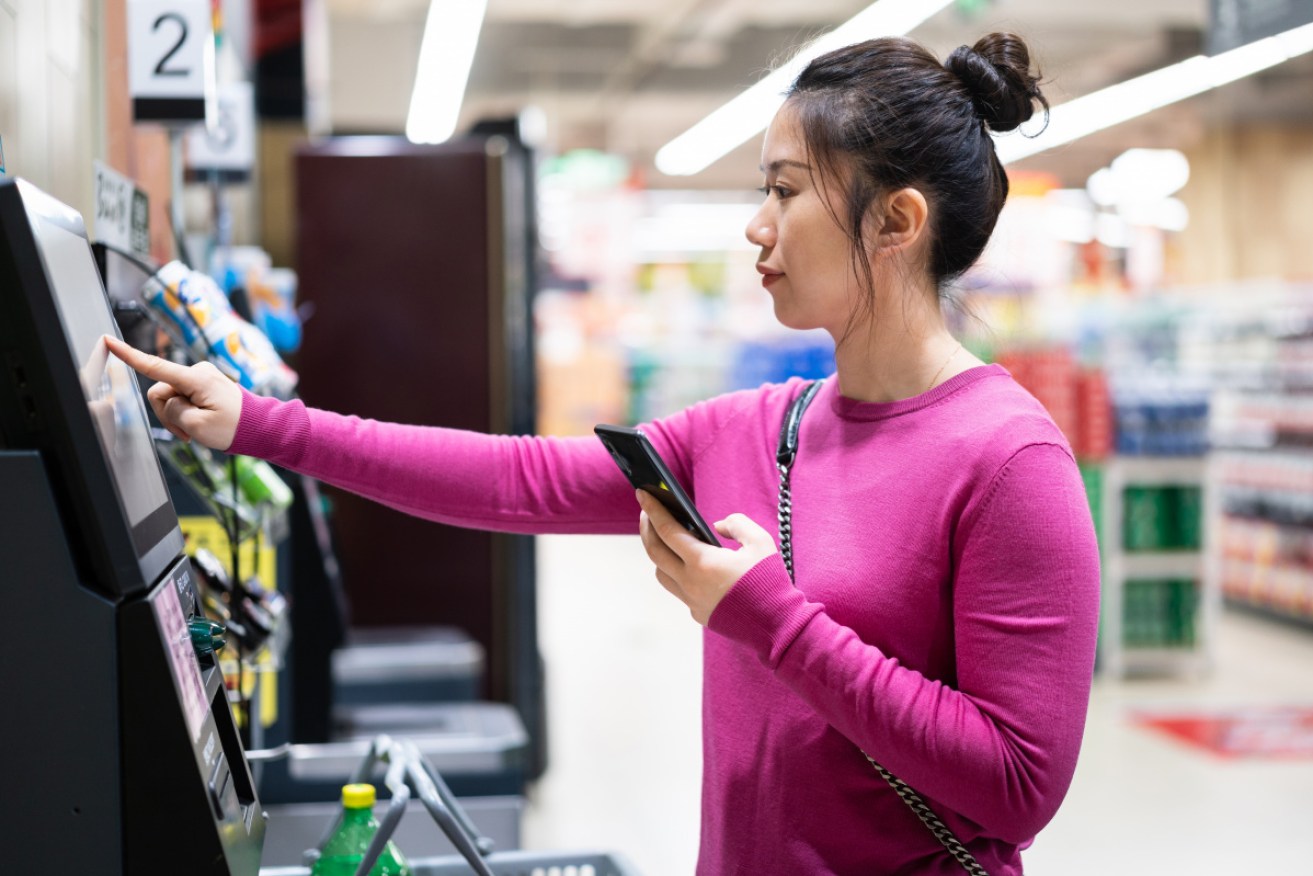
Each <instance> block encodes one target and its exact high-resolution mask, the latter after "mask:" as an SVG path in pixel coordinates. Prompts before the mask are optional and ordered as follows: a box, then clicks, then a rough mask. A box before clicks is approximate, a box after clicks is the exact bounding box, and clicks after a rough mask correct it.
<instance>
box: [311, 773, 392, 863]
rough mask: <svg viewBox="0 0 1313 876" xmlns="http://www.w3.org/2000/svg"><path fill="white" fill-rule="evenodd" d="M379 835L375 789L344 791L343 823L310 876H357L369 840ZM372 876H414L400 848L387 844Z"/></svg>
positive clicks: (347, 787)
mask: <svg viewBox="0 0 1313 876" xmlns="http://www.w3.org/2000/svg"><path fill="white" fill-rule="evenodd" d="M377 832H378V819H377V818H375V817H374V786H373V785H344V786H343V787H342V823H341V824H340V825H338V828H337V830H335V831H333V835H332V836H331V837H329V838H328V842H326V843H324V849H323V852H322V853H321V854H320V855H319V860H318V861H315V865H314V866H313V867H311V868H310V874H311V876H355V873H356V869H357V868H358V867H359V866H360V862H361V861H363V860H364V859H365V852H367V851H369V843H370V840H372V839H373V838H374V834H375V833H377ZM369 876H411V870H410V865H409V864H408V863H406V858H405V856H404V855H402V854H401V852H399V851H397V847H396V846H395V845H393V844H392V841H391V840H388V844H387V845H386V846H384V847H383V854H381V855H379V856H378V860H377V861H375V862H374V866H373V867H372V868H371V869H370V871H369Z"/></svg>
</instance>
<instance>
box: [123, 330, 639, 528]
mask: <svg viewBox="0 0 1313 876" xmlns="http://www.w3.org/2000/svg"><path fill="white" fill-rule="evenodd" d="M105 342H106V344H107V345H108V346H109V348H110V350H111V351H112V352H113V353H114V355H116V356H118V357H119V358H120V359H122V360H123V361H124V362H126V363H127V364H128V365H130V366H131V367H132V368H134V369H136V370H137V371H139V372H141V373H142V374H144V375H146V376H147V377H150V378H152V379H154V380H155V381H157V383H156V384H155V385H154V386H152V387H151V388H150V390H149V391H148V392H147V393H146V395H147V398H148V399H149V401H150V405H151V407H152V408H153V409H154V411H155V415H156V416H157V417H159V420H160V422H161V423H162V424H163V425H164V427H165V428H167V429H168V430H169V431H170V432H172V433H173V434H174V435H176V436H177V437H178V438H180V439H182V440H184V441H192V440H194V441H196V442H198V443H200V444H203V445H205V446H206V447H210V448H213V449H215V450H220V451H226V452H230V453H235V454H241V455H244V456H255V457H259V458H261V459H267V460H269V461H271V462H274V463H276V464H278V465H280V466H283V467H284V468H288V469H291V470H292V471H296V472H300V473H302V474H307V475H310V476H311V477H314V478H317V479H318V480H321V481H323V482H325V483H328V484H332V485H334V486H337V487H341V488H343V489H345V490H350V491H351V492H353V493H358V494H360V495H362V496H365V497H366V498H369V499H373V500H375V501H378V502H381V503H382V504H385V505H388V506H390V507H392V508H396V509H397V510H399V511H404V512H406V513H408V514H414V515H415V516H417V517H423V518H425V519H428V520H436V521H440V522H442V523H448V524H451V525H453V526H465V527H469V528H474V529H492V530H498V531H504V532H525V533H547V532H578V533H583V532H587V533H633V532H635V531H637V515H636V513H635V512H636V510H637V508H636V507H635V502H634V498H633V491H632V490H631V489H630V487H629V485H628V482H627V481H626V480H625V478H624V476H623V475H622V474H621V473H620V471H619V470H618V469H617V468H616V467H615V465H614V464H613V463H612V462H611V459H610V457H609V456H608V455H607V453H606V451H605V449H604V448H603V447H602V445H601V443H600V442H599V441H597V440H596V439H593V438H537V437H531V436H518V435H517V436H511V435H484V434H480V433H477V432H469V431H464V430H459V429H443V428H438V427H432V426H405V425H399V424H396V423H382V422H378V421H375V420H365V419H360V418H358V417H347V416H342V415H339V414H333V413H329V412H327V411H320V410H315V409H313V408H307V407H306V406H305V405H303V404H302V403H301V402H299V401H293V402H281V401H278V400H276V399H271V398H264V397H261V396H256V395H252V394H250V393H247V392H244V391H243V390H242V389H241V388H240V387H238V386H237V384H235V383H233V382H232V381H231V380H229V379H228V378H227V377H225V376H224V375H223V374H222V373H221V372H220V371H219V370H218V369H217V368H215V367H214V366H213V365H210V364H208V363H202V364H200V365H193V366H191V367H186V366H183V365H178V364H176V363H174V362H169V361H168V360H165V359H161V358H159V357H158V356H151V355H149V354H146V353H143V352H141V351H140V350H137V349H134V348H133V347H130V346H128V345H127V344H125V343H123V342H122V341H120V340H118V339H116V338H112V337H109V336H106V338H105Z"/></svg>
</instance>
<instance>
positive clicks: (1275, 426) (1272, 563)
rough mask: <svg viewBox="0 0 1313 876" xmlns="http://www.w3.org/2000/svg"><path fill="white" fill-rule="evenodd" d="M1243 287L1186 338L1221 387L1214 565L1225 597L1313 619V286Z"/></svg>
mask: <svg viewBox="0 0 1313 876" xmlns="http://www.w3.org/2000/svg"><path fill="white" fill-rule="evenodd" d="M1244 291H1245V294H1244V295H1242V296H1237V295H1234V294H1232V295H1229V296H1226V297H1225V298H1224V299H1222V301H1223V306H1221V307H1209V308H1207V309H1205V310H1203V311H1201V312H1200V314H1198V315H1197V316H1196V318H1195V319H1194V320H1193V321H1192V322H1190V323H1189V324H1187V325H1186V326H1185V327H1184V329H1183V331H1182V334H1181V341H1182V345H1181V350H1182V358H1183V360H1185V361H1186V362H1187V363H1188V365H1189V367H1191V368H1192V369H1193V370H1194V371H1196V372H1198V373H1203V374H1206V375H1207V376H1208V378H1209V380H1210V382H1211V383H1212V384H1213V386H1214V387H1215V392H1214V396H1213V402H1214V403H1213V422H1212V426H1211V431H1212V441H1213V445H1214V447H1215V448H1217V449H1218V452H1217V453H1216V454H1215V459H1216V465H1215V467H1214V469H1213V477H1212V479H1211V492H1212V493H1214V494H1215V495H1216V497H1217V501H1216V502H1214V503H1213V504H1212V506H1211V512H1210V515H1209V519H1210V525H1211V527H1212V529H1213V532H1214V539H1213V550H1212V552H1211V553H1210V555H1209V564H1208V565H1209V567H1210V569H1213V570H1214V572H1215V575H1216V577H1217V579H1218V589H1219V591H1220V593H1221V596H1222V598H1224V599H1225V601H1226V602H1227V604H1233V605H1238V606H1241V607H1244V608H1247V609H1251V610H1256V611H1259V612H1261V613H1264V614H1268V615H1273V616H1276V617H1280V618H1282V619H1284V620H1288V621H1295V622H1297V623H1299V624H1302V625H1305V626H1308V627H1313V304H1310V301H1313V297H1311V295H1313V285H1310V284H1294V283H1291V284H1283V283H1274V284H1266V285H1262V286H1258V287H1255V288H1253V289H1245V290H1244Z"/></svg>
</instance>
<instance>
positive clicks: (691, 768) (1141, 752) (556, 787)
mask: <svg viewBox="0 0 1313 876" xmlns="http://www.w3.org/2000/svg"><path fill="white" fill-rule="evenodd" d="M538 544H539V576H540V591H539V593H540V597H539V598H540V608H539V611H540V615H539V619H540V628H541V637H542V647H543V653H544V658H545V660H546V662H547V672H548V703H549V723H550V731H549V732H550V739H549V745H550V758H551V765H550V767H549V771H548V773H547V775H546V776H544V777H543V779H542V780H540V781H539V782H538V783H537V784H536V786H535V787H534V788H533V790H532V792H531V798H530V804H529V808H528V811H527V813H526V818H525V825H524V845H525V847H526V848H538V849H579V850H581V849H602V850H607V851H615V852H620V853H622V854H623V855H624V856H626V857H627V858H628V860H629V861H630V863H632V864H633V865H634V866H635V867H636V868H637V869H638V871H639V872H641V873H642V874H644V876H681V874H689V873H692V872H693V866H694V861H695V860H696V855H697V843H698V785H699V781H700V769H701V756H700V749H699V745H700V742H699V704H698V699H699V692H700V687H701V680H700V670H699V665H700V657H701V636H700V628H699V627H698V626H697V625H696V624H695V623H694V622H693V621H692V619H691V618H689V617H688V614H687V612H686V611H685V610H684V608H683V606H682V605H680V604H679V603H678V602H676V601H675V600H674V599H673V598H672V597H670V596H669V595H668V594H666V592H665V591H664V590H662V589H661V587H660V585H658V584H657V583H656V581H655V580H654V579H653V577H652V573H651V569H650V566H649V564H648V562H647V558H646V556H645V555H644V554H643V551H642V548H641V546H640V545H639V543H638V540H637V539H636V538H628V537H613V536H612V537H607V536H602V537H584V536H553V537H547V538H540V539H539V542H538ZM1217 657H1218V660H1217V669H1216V671H1215V672H1214V673H1212V674H1211V675H1210V676H1208V677H1207V678H1205V679H1202V680H1195V681H1190V680H1153V681H1149V680H1138V681H1129V682H1111V681H1106V682H1105V681H1100V682H1099V683H1097V684H1096V687H1095V691H1094V696H1093V699H1092V702H1091V706H1090V715H1089V721H1088V727H1087V731H1086V736H1085V747H1084V751H1083V754H1082V758H1081V762H1080V765H1079V767H1078V769H1077V773H1076V778H1075V782H1074V783H1073V785H1072V788H1071V791H1070V793H1069V794H1068V796H1067V800H1066V802H1065V804H1064V805H1063V808H1062V810H1061V811H1060V812H1059V813H1058V816H1057V817H1056V818H1055V819H1054V821H1053V822H1052V824H1051V825H1050V826H1049V827H1048V828H1047V829H1046V830H1045V831H1044V832H1043V833H1041V834H1040V836H1039V837H1038V839H1037V840H1036V842H1035V845H1034V846H1033V847H1032V848H1031V850H1030V851H1029V852H1027V853H1026V854H1025V856H1024V859H1025V863H1026V872H1027V874H1029V876H1059V874H1060V876H1082V874H1100V876H1107V874H1118V876H1170V874H1185V873H1189V874H1193V876H1212V874H1217V876H1223V874H1225V876H1233V874H1263V876H1278V874H1280V876H1284V874H1313V760H1285V761H1259V760H1240V761H1226V760H1222V759H1220V758H1217V757H1214V756H1212V755H1210V754H1208V753H1207V752H1203V751H1197V750H1195V749H1193V748H1189V747H1187V746H1185V745H1183V744H1180V743H1177V742H1174V741H1172V740H1170V739H1168V738H1166V737H1164V736H1161V735H1159V734H1156V733H1152V732H1150V731H1146V730H1144V729H1141V728H1137V727H1136V726H1134V725H1133V724H1132V722H1131V721H1129V720H1128V716H1129V714H1130V713H1131V712H1132V711H1133V710H1135V709H1156V708H1159V707H1162V708H1174V707H1175V708H1182V710H1188V709H1190V708H1199V709H1208V708H1222V707H1230V706H1236V705H1304V706H1313V631H1303V630H1299V629H1291V628H1288V627H1286V626H1283V625H1278V624H1273V623H1270V622H1268V621H1264V620H1260V619H1255V618H1252V617H1249V616H1247V615H1243V614H1240V615H1237V614H1233V613H1226V614H1225V616H1224V620H1223V623H1222V624H1221V629H1220V632H1219V641H1218V649H1217Z"/></svg>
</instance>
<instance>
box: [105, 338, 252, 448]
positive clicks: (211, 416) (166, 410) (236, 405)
mask: <svg viewBox="0 0 1313 876" xmlns="http://www.w3.org/2000/svg"><path fill="white" fill-rule="evenodd" d="M105 345H106V346H107V347H109V351H110V352H111V353H113V354H114V355H115V356H117V357H119V358H120V359H122V360H123V361H124V362H125V363H127V364H128V366H129V367H131V368H133V369H135V370H137V371H140V372H141V373H142V374H144V375H146V376H147V377H149V378H151V379H152V380H154V381H156V383H155V385H154V386H152V387H151V388H150V389H149V390H148V391H147V392H146V398H147V399H148V400H149V401H150V406H151V407H152V408H153V409H154V410H155V416H157V417H159V420H160V423H161V424H163V426H164V428H166V429H168V430H169V431H170V432H172V433H173V434H174V435H176V436H178V437H179V438H181V439H182V440H183V441H192V440H195V441H197V442H198V443H200V444H204V445H205V446H206V447H209V448H212V449H214V450H220V451H222V450H227V449H228V448H229V447H231V446H232V443H233V438H234V437H235V436H236V435H237V421H238V420H239V419H240V418H241V414H242V390H241V387H239V386H238V385H237V384H236V383H233V382H232V381H231V380H229V379H228V378H227V377H226V376H224V374H223V372H221V371H220V370H219V369H218V368H215V367H214V366H213V365H211V364H210V363H209V362H202V363H200V364H199V365H192V366H191V367H190V368H188V367H187V366H185V365H179V364H177V363H176V362H170V361H168V360H167V359H161V358H160V357H159V356H152V355H150V354H148V353H143V352H141V351H140V350H138V349H136V348H135V347H130V346H128V345H127V344H125V343H123V341H120V340H119V339H118V338H115V337H111V336H110V335H105Z"/></svg>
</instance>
